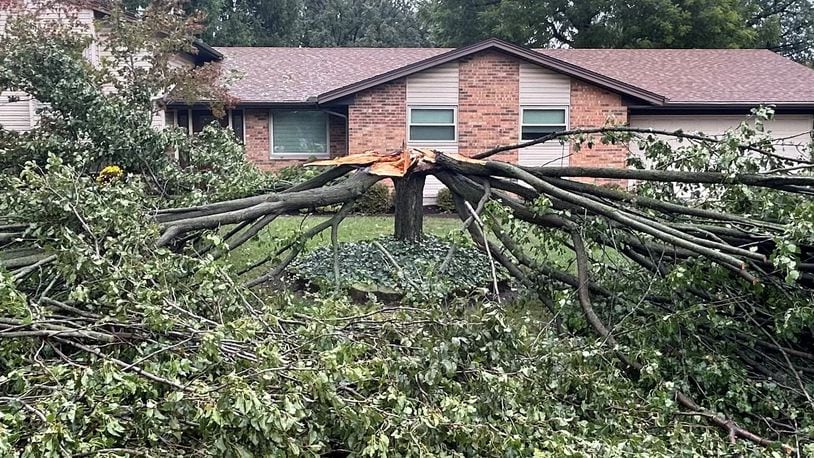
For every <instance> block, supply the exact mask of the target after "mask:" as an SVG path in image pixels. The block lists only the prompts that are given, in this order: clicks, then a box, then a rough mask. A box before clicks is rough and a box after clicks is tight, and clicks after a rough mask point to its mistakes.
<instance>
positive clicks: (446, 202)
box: [435, 188, 455, 213]
mask: <svg viewBox="0 0 814 458" xmlns="http://www.w3.org/2000/svg"><path fill="white" fill-rule="evenodd" d="M435 205H437V206H438V209H439V210H441V211H442V212H444V213H454V212H455V200H454V199H453V198H452V191H450V190H449V188H441V190H440V191H438V197H437V198H436V202H435Z"/></svg>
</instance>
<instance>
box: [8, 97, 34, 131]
mask: <svg viewBox="0 0 814 458" xmlns="http://www.w3.org/2000/svg"><path fill="white" fill-rule="evenodd" d="M9 97H12V98H14V97H16V98H19V99H20V100H19V101H16V102H9ZM33 111H34V102H33V101H32V100H31V97H29V96H28V94H26V93H24V92H19V91H5V92H2V93H0V126H2V127H3V128H4V129H6V130H16V131H20V132H21V131H27V130H31V127H32V126H33V121H32V120H33Z"/></svg>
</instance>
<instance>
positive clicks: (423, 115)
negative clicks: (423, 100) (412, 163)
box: [409, 108, 455, 142]
mask: <svg viewBox="0 0 814 458" xmlns="http://www.w3.org/2000/svg"><path fill="white" fill-rule="evenodd" d="M409 122H410V141H436V142H454V141H455V109H454V108H410V121H409Z"/></svg>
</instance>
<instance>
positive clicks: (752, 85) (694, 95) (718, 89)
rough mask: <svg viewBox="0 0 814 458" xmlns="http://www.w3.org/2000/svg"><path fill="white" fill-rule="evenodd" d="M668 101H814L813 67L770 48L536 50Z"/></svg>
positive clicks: (789, 102)
mask: <svg viewBox="0 0 814 458" xmlns="http://www.w3.org/2000/svg"><path fill="white" fill-rule="evenodd" d="M537 51H538V52H540V53H543V54H545V55H548V56H551V57H554V58H557V59H560V60H563V61H566V62H570V63H572V64H574V65H578V66H580V67H583V68H586V69H590V70H592V71H595V72H597V73H601V74H603V75H605V76H608V77H610V78H614V79H618V80H622V81H625V82H627V83H630V84H632V85H634V86H637V87H640V88H642V89H647V90H649V91H652V92H655V93H657V94H660V95H663V96H664V97H665V98H666V99H667V102H668V103H669V104H683V103H715V104H718V103H724V104H729V103H744V104H752V105H754V104H760V103H777V104H796V103H808V104H811V103H812V102H814V70H812V69H810V68H808V67H806V66H804V65H801V64H798V63H796V62H794V61H792V60H789V59H787V58H785V57H783V56H780V55H778V54H775V53H773V52H771V51H769V50H767V49H538V50H537Z"/></svg>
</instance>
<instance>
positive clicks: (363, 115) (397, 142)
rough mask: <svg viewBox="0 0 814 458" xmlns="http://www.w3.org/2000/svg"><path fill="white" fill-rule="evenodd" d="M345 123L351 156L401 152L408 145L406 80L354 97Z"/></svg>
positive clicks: (381, 86)
mask: <svg viewBox="0 0 814 458" xmlns="http://www.w3.org/2000/svg"><path fill="white" fill-rule="evenodd" d="M348 121H349V124H348V126H349V129H348V130H349V132H348V138H349V142H348V144H349V149H350V153H351V154H358V153H364V152H365V151H368V150H374V151H377V152H380V153H384V152H388V151H396V150H401V147H402V146H403V145H404V144H405V143H406V141H407V80H405V79H403V78H402V79H400V80H396V81H392V82H390V83H385V84H382V85H379V86H376V87H374V88H371V89H368V90H366V91H363V92H360V93H359V94H357V95H356V99H355V100H354V102H353V104H352V105H350V106H349V107H348Z"/></svg>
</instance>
